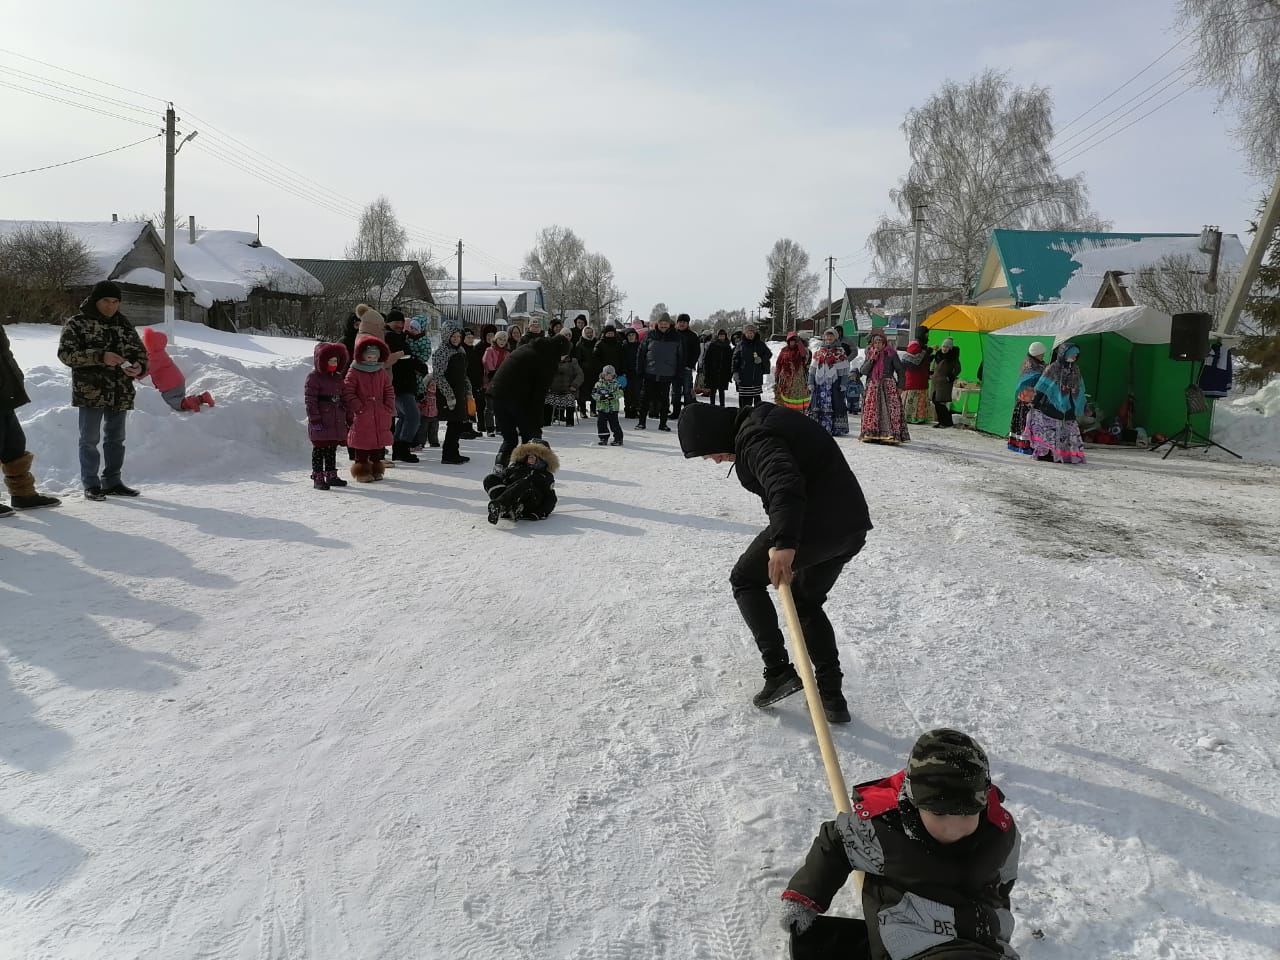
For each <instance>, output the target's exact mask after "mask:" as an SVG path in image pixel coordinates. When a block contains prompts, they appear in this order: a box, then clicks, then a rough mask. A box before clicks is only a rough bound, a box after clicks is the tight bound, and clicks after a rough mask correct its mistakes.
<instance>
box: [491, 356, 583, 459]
mask: <svg viewBox="0 0 1280 960" xmlns="http://www.w3.org/2000/svg"><path fill="white" fill-rule="evenodd" d="M571 346H572V344H571V343H570V341H569V338H568V337H542V338H535V339H534V340H533V341H532V342H531V343H527V344H525V345H524V346H522V347H519V348H518V349H517V350H516V351H515V352H514V353H513V354H511V356H509V357H507V359H506V360H504V361H503V362H502V366H500V367H498V372H497V373H495V374H494V375H493V380H492V381H490V383H489V397H490V399H491V400H492V401H493V416H494V420H495V421H496V422H497V425H498V432H499V433H501V434H502V446H501V447H499V448H498V456H497V460H496V463H497V465H498V466H499V467H505V466H506V465H507V458H508V457H510V456H511V451H512V450H514V449H515V448H516V445H517V444H519V443H528V442H529V441H530V440H532V439H534V438H535V437H541V436H542V406H543V401H544V400H545V399H546V396H547V388H548V387H550V386H551V379H552V377H554V376H555V375H556V368H557V367H559V366H560V358H561V357H563V356H565V355H567V354H568V352H569V348H570V347H571Z"/></svg>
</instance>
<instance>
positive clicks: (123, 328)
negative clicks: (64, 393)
mask: <svg viewBox="0 0 1280 960" xmlns="http://www.w3.org/2000/svg"><path fill="white" fill-rule="evenodd" d="M122 297H123V294H122V293H121V292H120V287H119V286H117V285H116V284H114V283H112V282H111V281H110V280H102V281H100V282H99V283H97V284H95V285H94V287H93V290H92V291H91V292H90V293H89V296H88V297H86V298H85V301H84V302H83V303H82V304H80V312H79V313H77V314H76V315H75V316H74V317H72V318H71V319H70V320H68V321H67V323H66V326H64V327H63V328H62V336H61V337H60V338H59V340H58V359H59V360H61V361H62V362H63V363H64V364H66V365H67V366H68V367H70V368H71V404H72V406H74V407H77V408H78V409H79V411H80V480H81V482H82V483H83V484H84V495H85V497H86V498H87V499H89V500H105V499H106V498H107V497H108V496H120V497H136V496H137V495H138V491H137V490H134V489H132V488H131V487H127V486H125V485H124V481H123V480H121V478H120V475H121V471H122V470H123V469H124V438H125V418H126V417H127V416H128V414H129V411H130V410H132V409H133V398H134V388H133V381H134V380H136V379H137V378H138V377H140V376H142V375H143V374H144V373H146V372H147V351H146V349H145V348H144V347H143V346H142V341H141V340H139V339H138V332H137V331H136V330H134V329H133V324H132V323H130V322H129V318H128V317H126V316H125V315H124V314H123V313H121V312H120V301H121V299H122ZM100 439H101V441H102V460H101V461H100V460H99V456H98V442H99V440H100ZM100 462H101V463H102V473H101V475H99V473H98V466H99V463H100Z"/></svg>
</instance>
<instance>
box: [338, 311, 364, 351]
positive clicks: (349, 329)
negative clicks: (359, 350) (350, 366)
mask: <svg viewBox="0 0 1280 960" xmlns="http://www.w3.org/2000/svg"><path fill="white" fill-rule="evenodd" d="M359 332H360V318H359V317H357V316H356V315H355V314H354V313H353V314H351V315H350V316H348V317H347V321H346V323H344V324H343V325H342V341H341V342H342V345H343V346H344V347H346V348H347V356H348V357H354V356H355V355H356V354H355V350H356V334H358V333H359Z"/></svg>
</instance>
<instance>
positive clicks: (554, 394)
mask: <svg viewBox="0 0 1280 960" xmlns="http://www.w3.org/2000/svg"><path fill="white" fill-rule="evenodd" d="M563 339H564V340H566V341H568V342H569V344H570V352H569V353H567V354H565V355H564V356H563V357H561V359H560V366H559V367H558V368H557V369H556V375H555V376H554V377H553V378H552V379H551V385H550V386H549V387H548V388H547V398H546V410H545V411H544V413H543V421H542V422H543V424H544V425H546V426H550V425H551V424H552V423H555V422H556V421H557V420H562V421H564V425H565V426H566V427H572V426H573V414H574V411H575V410H577V408H578V391H579V390H580V389H581V388H582V382H583V374H582V367H581V366H580V365H579V364H578V361H577V360H575V359H574V357H573V353H572V343H573V342H572V340H570V339H569V336H568V334H565V335H564V337H563Z"/></svg>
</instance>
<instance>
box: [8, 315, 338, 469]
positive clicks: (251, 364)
mask: <svg viewBox="0 0 1280 960" xmlns="http://www.w3.org/2000/svg"><path fill="white" fill-rule="evenodd" d="M6 332H7V333H8V335H9V338H10V340H11V341H12V343H13V347H14V355H15V356H16V358H17V360H18V364H19V365H20V366H21V367H22V368H23V370H24V371H25V372H26V386H27V393H28V394H29V395H30V396H31V403H30V404H28V405H27V406H25V407H22V408H20V409H19V410H18V419H19V420H20V421H21V423H22V426H23V429H24V430H25V431H26V433H27V442H28V446H29V447H30V448H31V449H32V450H33V451H34V452H35V453H36V456H37V458H38V468H37V471H38V476H39V479H40V484H41V487H42V488H44V489H48V490H50V491H54V492H58V491H66V490H68V489H74V488H78V487H79V485H80V468H79V454H78V443H79V426H78V420H77V418H78V414H77V412H76V410H75V408H74V407H72V406H71V371H70V370H69V369H68V368H66V367H64V366H63V365H62V364H61V363H60V362H59V361H58V358H57V349H58V336H59V334H60V333H61V328H60V327H56V326H48V325H31V324H18V325H14V326H10V327H6ZM176 332H177V340H178V345H177V346H173V347H170V350H169V355H170V356H171V357H172V358H173V360H174V363H176V364H177V365H178V369H180V370H181V371H182V372H183V373H184V374H185V375H186V378H187V391H188V392H189V393H200V392H202V391H205V390H208V391H209V392H210V393H211V394H213V397H214V400H215V401H216V403H217V406H215V407H214V408H212V409H209V408H205V409H203V410H202V411H201V412H200V413H198V414H187V413H175V412H174V411H173V410H171V409H170V408H169V406H168V405H167V404H166V403H165V402H164V401H163V400H162V399H161V398H160V394H159V392H158V391H157V390H156V389H155V388H154V387H152V385H151V381H150V380H149V379H143V380H141V381H139V383H138V384H137V394H138V395H137V400H136V403H135V408H134V412H133V413H132V414H131V415H130V417H129V426H128V438H127V440H126V448H127V453H126V456H125V474H126V476H127V478H128V480H129V481H136V482H138V483H139V484H146V483H151V482H155V481H159V480H165V481H167V480H183V481H188V482H190V481H199V480H217V481H220V482H226V481H230V480H235V479H243V478H253V477H262V476H263V475H264V473H265V472H274V471H275V470H277V469H281V468H284V467H286V466H287V467H296V466H297V465H298V464H299V463H305V462H307V458H308V457H309V455H310V454H309V450H310V444H309V443H308V441H307V431H306V427H305V426H304V421H305V420H306V412H305V410H304V408H303V403H302V386H303V381H304V380H305V379H306V375H307V373H308V372H309V371H310V370H311V362H312V361H311V356H312V351H313V350H314V348H315V342H314V341H311V340H299V339H291V338H285V337H255V336H244V335H240V334H234V333H225V332H223V331H220V330H212V329H210V328H208V327H203V326H201V325H199V324H194V323H186V322H179V323H177V324H176ZM264 466H265V467H268V468H269V470H265V471H264Z"/></svg>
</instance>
